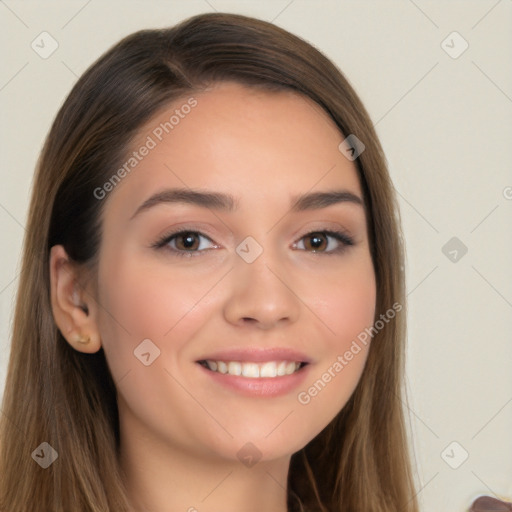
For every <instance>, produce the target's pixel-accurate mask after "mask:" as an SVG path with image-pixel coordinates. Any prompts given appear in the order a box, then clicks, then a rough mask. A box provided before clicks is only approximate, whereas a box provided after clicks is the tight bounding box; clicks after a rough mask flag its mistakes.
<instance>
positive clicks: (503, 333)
mask: <svg viewBox="0 0 512 512" xmlns="http://www.w3.org/2000/svg"><path fill="white" fill-rule="evenodd" d="M213 10H218V11H225V12H236V13H241V14H247V15H251V16H255V17H259V18H262V19H265V20H268V21H274V22H275V23H276V24H277V25H280V26H282V27H283V28H285V29H287V30H290V31H291V32H293V33H295V34H297V35H299V36H301V37H303V38H305V39H306V40H308V41H309V42H311V43H313V44H314V45H315V46H316V47H317V48H319V49H320V50H321V51H323V52H324V53H325V54H326V55H327V56H328V57H330V58H331V59H332V60H333V61H334V62H335V63H336V64H337V65H338V66H339V67H340V69H341V70H342V71H343V72H344V73H345V74H346V76H347V77H348V79H349V80H350V82H351V83H352V84H353V86H354V87H355V89H356V91H357V92H358V94H359V95H360V96H361V98H362V100H363V102H364V103H365V105H366V107H367V109H368V111H369V113H370V115H371V117H372V119H373V121H374V123H375V124H376V128H377V131H378V135H379V136H380V139H381V142H382V144H383V146H384V150H385V152H386V155H387V158H388V162H389V168H390V173H391V176H392V179H393V182H394V184H395V186H396V189H397V191H398V193H399V198H400V207H401V215H402V219H403V227H404V232H405V238H406V243H407V286H408V308H409V310H408V348H407V388H408V392H409V397H410V403H409V408H406V413H407V414H408V415H409V416H410V421H411V432H412V436H413V437H412V439H413V448H414V452H415V457H416V467H417V485H418V491H419V494H418V496H419V499H420V502H421V504H422V510H423V511H425V512H430V511H432V510H436V511H437V512H456V511H464V510H466V509H467V508H468V507H469V505H470V504H471V502H472V500H473V499H474V498H475V497H476V496H478V495H480V494H489V495H491V496H492V495H493V494H496V495H498V496H500V497H502V498H508V500H509V501H512V457H511V454H512V435H511V433H512V370H511V369H512V343H511V341H512V340H511V334H510V326H511V320H512V266H511V262H512V257H511V255H512V229H511V218H512V152H511V141H512V69H511V64H510V63H511V62H512V1H510V0H502V1H498V2H496V1H494V0H492V1H464V2H462V1H451V2H443V1H420V0H416V2H413V1H412V0H411V1H408V0H401V1H394V2H390V1H379V2H377V1H359V2H356V1H316V2H315V1H311V0H302V1H301V0H295V1H292V2H290V1H289V0H283V1H276V0H272V1H259V2H256V1H249V0H247V1H238V2H235V1H221V0H209V1H208V2H206V1H199V0H198V1H138V2H135V1H122V2H121V1H101V2H98V1H90V2H87V0H84V1H82V2H75V1H66V2H65V1H59V2H56V1H46V2H44V3H43V2H41V3H37V2H31V1H20V0H16V1H15V0H8V1H6V2H2V3H0V16H1V22H0V23H1V29H2V30H1V31H0V37H1V41H2V47H1V48H2V62H3V64H2V67H1V72H0V104H1V108H2V112H3V117H2V122H1V136H0V140H1V141H2V151H1V152H0V158H1V167H0V173H1V174H0V229H1V234H2V251H1V258H2V260H1V261H2V264H1V267H0V349H1V350H0V391H2V390H3V383H4V380H5V372H6V368H7V361H8V355H9V344H10V328H11V321H12V314H13V301H14V297H15V292H16V288H17V285H18V273H19V263H20V252H21V246H22V240H23V236H24V233H25V230H24V225H25V222H26V217H27V211H28V204H29V197H30V189H31V182H32V176H33V171H34V166H35V163H36V159H37V157H38V155H39V152H40V150H41V147H42V144H43V140H44V138H45V136H46V134H47V131H48V129H49V127H50V124H51V122H52V120H53V118H54V116H55V115H56V113H57V110H58V109H59V107H60V105H61V104H62V102H63V100H64V98H65V97H66V96H67V94H68V93H69V91H70V90H71V88H72V86H73V84H74V83H75V81H76V79H77V76H79V75H80V74H81V73H82V72H83V71H85V69H86V68H87V67H88V66H89V65H90V64H91V63H92V62H93V61H94V60H95V59H96V58H97V57H98V56H99V55H100V54H102V53H103V52H105V51H106V50H107V49H108V48H109V47H110V46H111V45H112V44H114V43H115V42H117V41H118V40H119V39H120V38H121V37H123V36H125V35H127V34H129V33H131V32H133V31H136V30H139V29H142V28H156V27H164V26H169V25H173V24H175V23H177V22H178V21H180V20H182V19H184V18H186V17H189V16H191V15H194V14H198V13H201V12H210V11H213ZM43 31H47V32H48V33H50V34H51V36H52V37H53V38H54V39H55V40H56V41H57V42H58V48H57V50H56V51H55V52H54V53H53V54H52V55H51V56H50V57H48V58H46V59H43V58H41V57H40V55H39V54H37V53H36V52H35V51H34V50H33V49H32V47H31V43H32V41H34V40H35V41H36V42H37V41H38V40H40V39H38V37H39V35H40V34H41V32H43ZM454 31H456V32H458V34H459V35H453V34H452V32H454ZM443 41H444V43H443ZM464 41H466V42H467V44H468V48H467V49H466V50H465V51H464V52H463V53H462V54H460V55H459V53H460V51H461V50H462V49H463V48H464V47H465V44H466V43H465V42H464ZM453 237H456V240H452V241H451V242H449V241H450V240H451V239H452V238H453ZM447 243H448V245H447V246H446V245H445V244H447ZM462 244H463V245H462ZM463 246H465V247H466V248H467V253H465V254H463V252H464V248H463ZM453 251H456V252H453ZM453 259H455V260H456V261H452V260H453ZM454 442H455V443H456V444H452V443H454ZM466 453H467V454H468V458H467V460H465V461H464V462H463V463H461V461H462V459H463V458H464V457H465V454H466ZM459 464H460V465H459ZM455 466H458V467H456V468H455Z"/></svg>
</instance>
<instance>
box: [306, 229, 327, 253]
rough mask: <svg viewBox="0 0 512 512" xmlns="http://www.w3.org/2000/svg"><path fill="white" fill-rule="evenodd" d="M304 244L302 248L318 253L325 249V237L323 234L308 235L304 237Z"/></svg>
mask: <svg viewBox="0 0 512 512" xmlns="http://www.w3.org/2000/svg"><path fill="white" fill-rule="evenodd" d="M304 240H305V243H304V246H305V247H306V250H308V251H309V250H311V251H320V252H323V250H324V249H325V248H326V247H327V237H326V235H325V234H324V233H321V232H318V233H310V234H309V235H307V236H305V237H304Z"/></svg>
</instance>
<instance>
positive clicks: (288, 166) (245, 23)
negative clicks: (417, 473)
mask: <svg viewBox="0 0 512 512" xmlns="http://www.w3.org/2000/svg"><path fill="white" fill-rule="evenodd" d="M404 316H405V305H404V274H403V248H402V241H401V234H400V225H399V216H398V209H397V204H396V201H395V196H394V192H393V187H392V184H391V182H390V179H389V175H388V172H387V169H386V164H385V158H384V155H383V152H382V149H381V147H380V144H379V141H378V139H377V136H376V134H375V131H374V129H373V126H372V123H371V121H370V119H369V116H368V115H367V113H366V111H365V109H364V107H363V105H362V104H361V102H360V100H359V99H358V97H357V95H356V94H355V92H354V91H353V89H352V88H351V86H350V85H349V83H348V82H347V80H346V79H345V78H344V77H343V75H342V74H341V73H340V71H339V70H337V68H336V67H335V66H334V65H333V64H332V63H331V62H330V61H329V60H328V59H326V58H325V57H324V56H323V55H322V54H321V53H319V52H318V51H317V50H316V49H314V48H313V47H312V46H311V45H309V44H307V43H306V42H304V41H303V40H301V39H299V38H297V37H295V36H293V35H291V34H289V33H288V32H286V31H284V30H282V29H280V28H278V27H276V26H273V25H271V24H269V23H266V22H263V21H260V20H256V19H252V18H248V17H244V16H239V15H229V14H206V15H200V16H196V17H193V18H191V19H189V20H186V21H184V22H182V23H180V24H179V25H178V26H176V27H173V28H171V29H165V30H145V31H140V32H137V33H135V34H132V35H130V36H128V37H126V38H125V39H123V40H122V41H120V42H119V43H118V44H117V45H115V46H114V47H113V48H112V49H110V50H109V51H108V52H107V53H106V54H105V55H103V56H102V57H101V58H100V59H99V60H98V61H97V62H96V63H95V64H94V65H93V66H92V67H91V68H90V69H89V70H88V71H86V73H85V74H84V75H83V76H82V77H81V78H80V79H79V81H78V82H77V84H76V85H75V87H74V88H73V90H72V91H71V93H70V95H69V97H68V98H67V99H66V101H65V103H64V105H63V106H62V108H61V110H60V111H59V113H58V115H57V118H56V119H55V122H54V124H53V126H52V128H51V131H50V133H49V135H48V138H47V141H46V143H45V146H44V148H43V152H42V155H41V157H40V161H39V164H38V169H37V174H36V180H35V184H34V191H33V198H32V202H31V207H30V213H29V223H28V229H27V238H26V241H25V247H24V255H23V272H22V275H21V280H20V288H19V292H18V299H17V304H16V312H15V320H14V331H13V339H12V351H11V357H10V361H9V369H8V376H7V381H6V386H5V393H4V403H3V412H4V415H3V416H2V420H1V421H2V423H1V430H0V454H1V456H0V470H1V473H2V479H1V483H0V508H1V509H2V510H6V511H7V510H8V511H13V512H14V511H18V510H19V511H21V510H48V511H49V510H52V511H69V510H73V511H92V510H94V511H107V510H108V511H116V512H117V511H145V510H151V511H154V512H158V511H161V510H166V511H167V510H173V511H174V510H189V511H193V510H198V511H208V510H221V509H222V510H247V511H256V510H258V511H259V510H268V511H275V512H284V511H285V510H289V511H292V510H293V511H295V510H304V511H340V512H341V511H347V510H350V511H365V512H368V511H375V512H376V511H379V512H387V511H389V512H391V511H393V512H396V510H402V511H408V512H417V510H418V505H417V501H416V498H415V491H414V484H413V479H412V474H411V466H410V460H409V454H408V446H407V436H406V430H405V426H404V418H403V411H402V397H403V393H404V391H403V390H402V375H403V370H404V331H405V324H404ZM404 398H405V397H404Z"/></svg>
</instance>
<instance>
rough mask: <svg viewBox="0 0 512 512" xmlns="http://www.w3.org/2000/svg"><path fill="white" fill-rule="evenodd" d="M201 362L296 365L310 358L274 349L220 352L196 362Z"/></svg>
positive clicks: (288, 350) (308, 361)
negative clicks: (274, 362)
mask: <svg viewBox="0 0 512 512" xmlns="http://www.w3.org/2000/svg"><path fill="white" fill-rule="evenodd" d="M202 361H227V362H229V361H238V362H240V363H267V362H271V361H277V362H279V361H293V362H297V363H311V358H309V357H308V356H306V355H305V354H303V353H301V352H299V351H297V350H294V349H288V348H279V347H276V348H266V349H262V348H243V349H230V350H220V351H216V352H212V353H211V354H208V355H206V356H204V357H201V358H200V359H198V360H197V361H196V362H198V363H199V362H202Z"/></svg>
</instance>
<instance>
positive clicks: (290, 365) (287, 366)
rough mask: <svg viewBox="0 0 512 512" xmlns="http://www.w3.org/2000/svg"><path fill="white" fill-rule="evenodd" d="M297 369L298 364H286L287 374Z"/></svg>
mask: <svg viewBox="0 0 512 512" xmlns="http://www.w3.org/2000/svg"><path fill="white" fill-rule="evenodd" d="M296 369H297V366H296V364H295V363H293V362H291V363H288V364H287V365H286V369H285V370H284V372H285V373H286V375H291V374H292V373H293V372H294V371H295V370H296Z"/></svg>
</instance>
